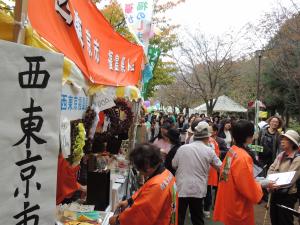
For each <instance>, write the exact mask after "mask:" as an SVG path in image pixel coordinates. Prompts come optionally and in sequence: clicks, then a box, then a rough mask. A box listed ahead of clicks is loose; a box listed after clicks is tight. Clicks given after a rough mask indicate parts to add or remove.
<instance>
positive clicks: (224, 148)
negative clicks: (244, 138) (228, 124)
mask: <svg viewBox="0 0 300 225" xmlns="http://www.w3.org/2000/svg"><path fill="white" fill-rule="evenodd" d="M216 141H217V142H218V145H219V149H220V159H221V161H223V159H224V158H225V156H226V153H227V152H228V150H229V149H228V148H227V145H226V142H225V141H224V139H223V138H220V137H216Z"/></svg>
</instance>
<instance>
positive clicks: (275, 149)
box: [258, 128, 280, 168]
mask: <svg viewBox="0 0 300 225" xmlns="http://www.w3.org/2000/svg"><path fill="white" fill-rule="evenodd" d="M258 144H259V145H261V146H263V152H260V153H259V154H258V155H259V161H260V162H261V163H262V164H263V165H267V168H269V167H270V165H271V164H272V163H273V162H274V160H275V158H276V156H277V155H278V154H279V152H280V134H279V132H276V133H275V134H270V133H269V131H268V128H265V129H261V130H260V131H259V136H258Z"/></svg>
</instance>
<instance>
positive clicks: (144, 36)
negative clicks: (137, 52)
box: [119, 0, 154, 53]
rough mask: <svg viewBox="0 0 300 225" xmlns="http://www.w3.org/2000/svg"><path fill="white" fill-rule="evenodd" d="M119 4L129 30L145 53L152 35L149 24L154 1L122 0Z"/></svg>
mask: <svg viewBox="0 0 300 225" xmlns="http://www.w3.org/2000/svg"><path fill="white" fill-rule="evenodd" d="M119 3H120V5H121V6H122V9H123V12H124V15H125V19H126V23H127V26H128V28H129V30H130V31H131V33H132V34H133V36H134V37H135V39H136V41H137V42H138V43H139V44H140V45H142V46H143V47H144V51H145V53H147V52H148V45H149V39H150V38H151V35H152V33H151V24H152V16H153V9H154V1H153V0H147V1H146V0H144V1H134V0H122V1H119Z"/></svg>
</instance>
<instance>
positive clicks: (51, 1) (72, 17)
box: [28, 0, 143, 86]
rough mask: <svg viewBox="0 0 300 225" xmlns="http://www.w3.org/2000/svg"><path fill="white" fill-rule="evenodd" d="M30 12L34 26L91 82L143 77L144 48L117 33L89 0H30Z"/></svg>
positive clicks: (123, 82) (126, 82)
mask: <svg viewBox="0 0 300 225" xmlns="http://www.w3.org/2000/svg"><path fill="white" fill-rule="evenodd" d="M28 15H29V19H30V23H31V25H32V27H33V28H34V29H35V30H36V31H37V32H38V33H39V34H40V35H41V36H42V37H43V38H45V39H46V40H47V41H49V42H50V43H51V44H52V45H53V46H54V47H55V48H57V49H58V50H59V51H60V52H62V53H63V54H65V55H66V56H67V57H68V58H70V59H71V60H73V61H74V62H75V63H76V65H77V66H78V67H79V68H80V69H81V70H82V72H83V73H84V74H85V75H86V77H87V78H88V79H90V80H91V81H92V82H95V83H97V84H104V85H112V86H127V85H136V84H137V83H138V81H139V80H140V77H141V66H142V63H143V49H142V47H140V46H137V45H135V44H132V43H130V42H129V41H127V40H126V39H124V38H123V37H122V36H121V35H120V34H118V33H117V32H115V31H114V29H113V28H112V27H111V25H110V24H109V23H108V22H107V21H106V19H105V18H104V17H103V15H102V14H101V12H100V11H99V10H98V9H97V8H96V6H95V5H94V4H93V3H92V2H91V1H90V0H29V2H28Z"/></svg>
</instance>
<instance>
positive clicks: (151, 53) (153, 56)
mask: <svg viewBox="0 0 300 225" xmlns="http://www.w3.org/2000/svg"><path fill="white" fill-rule="evenodd" d="M160 53H161V51H160V49H159V48H157V47H154V46H153V45H150V46H149V48H148V61H149V64H150V65H151V66H152V69H153V70H154V69H155V66H156V64H157V62H158V58H159V56H160Z"/></svg>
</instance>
